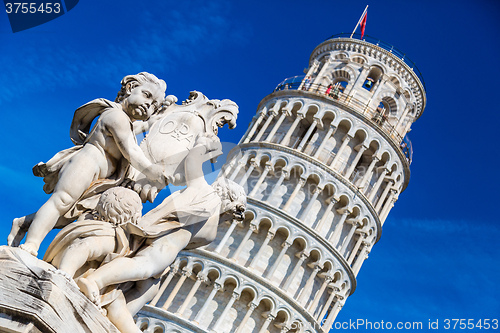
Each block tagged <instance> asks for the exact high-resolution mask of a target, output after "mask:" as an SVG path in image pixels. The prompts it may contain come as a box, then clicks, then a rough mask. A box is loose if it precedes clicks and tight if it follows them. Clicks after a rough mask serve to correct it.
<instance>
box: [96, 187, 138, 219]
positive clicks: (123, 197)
mask: <svg viewBox="0 0 500 333" xmlns="http://www.w3.org/2000/svg"><path fill="white" fill-rule="evenodd" d="M96 213H97V218H98V219H99V220H102V221H106V222H110V223H113V224H114V225H120V224H123V223H126V222H130V223H133V224H137V221H138V220H139V218H140V217H141V215H142V201H141V198H140V197H139V195H138V194H137V193H136V192H134V191H132V190H131V189H128V188H125V187H113V188H110V189H109V190H106V191H105V192H104V193H103V194H102V195H101V197H100V198H99V202H98V203H97V207H96Z"/></svg>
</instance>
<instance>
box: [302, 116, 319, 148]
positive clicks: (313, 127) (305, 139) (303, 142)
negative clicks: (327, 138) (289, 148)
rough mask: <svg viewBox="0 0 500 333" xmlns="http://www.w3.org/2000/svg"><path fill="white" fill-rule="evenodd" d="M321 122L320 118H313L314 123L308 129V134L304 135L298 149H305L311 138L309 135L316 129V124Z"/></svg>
mask: <svg viewBox="0 0 500 333" xmlns="http://www.w3.org/2000/svg"><path fill="white" fill-rule="evenodd" d="M319 122H320V120H319V119H318V118H314V119H313V122H312V124H311V125H310V126H309V129H308V130H307V132H306V134H305V135H304V137H303V138H302V140H301V141H300V144H299V146H298V147H297V150H298V151H302V149H304V146H305V145H306V142H307V140H309V137H310V136H311V134H312V132H313V131H314V129H315V128H316V126H317V125H318V123H319Z"/></svg>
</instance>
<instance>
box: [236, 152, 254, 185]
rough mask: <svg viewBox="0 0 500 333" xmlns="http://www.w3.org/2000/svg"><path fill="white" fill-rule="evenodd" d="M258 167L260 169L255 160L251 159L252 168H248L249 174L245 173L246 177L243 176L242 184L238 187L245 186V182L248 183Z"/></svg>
mask: <svg viewBox="0 0 500 333" xmlns="http://www.w3.org/2000/svg"><path fill="white" fill-rule="evenodd" d="M257 167H258V165H257V163H256V162H255V158H252V159H250V166H249V167H248V169H247V172H245V175H244V176H243V178H241V179H240V182H239V183H238V185H240V186H243V185H244V184H245V182H246V181H247V179H248V177H250V174H251V173H252V172H253V170H254V169H255V168H257Z"/></svg>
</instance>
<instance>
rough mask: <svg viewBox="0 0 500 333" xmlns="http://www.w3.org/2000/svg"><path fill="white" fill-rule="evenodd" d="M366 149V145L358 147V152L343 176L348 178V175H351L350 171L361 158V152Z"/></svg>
mask: <svg viewBox="0 0 500 333" xmlns="http://www.w3.org/2000/svg"><path fill="white" fill-rule="evenodd" d="M367 149H368V147H366V146H365V145H362V146H361V147H359V150H358V153H357V154H356V157H355V158H354V160H353V161H352V162H351V166H350V167H349V169H347V172H346V173H345V175H344V177H345V178H347V179H349V177H351V175H352V172H353V171H354V169H355V168H356V166H357V165H358V162H359V160H360V159H361V156H363V153H364V152H365V150H367Z"/></svg>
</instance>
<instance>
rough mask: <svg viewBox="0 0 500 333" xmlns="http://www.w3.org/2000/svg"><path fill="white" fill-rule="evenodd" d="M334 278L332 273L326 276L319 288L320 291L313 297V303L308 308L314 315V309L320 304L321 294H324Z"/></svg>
mask: <svg viewBox="0 0 500 333" xmlns="http://www.w3.org/2000/svg"><path fill="white" fill-rule="evenodd" d="M332 280H333V278H332V277H331V276H330V275H327V276H325V280H324V281H323V283H322V284H321V287H320V288H319V290H318V292H317V293H316V295H315V296H314V299H313V301H312V303H311V305H309V308H308V309H307V310H308V311H309V313H311V314H312V315H314V313H313V311H314V309H315V308H316V307H317V306H318V303H319V300H320V299H321V296H323V294H324V292H325V290H326V287H327V286H328V285H329V284H330V282H332Z"/></svg>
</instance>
